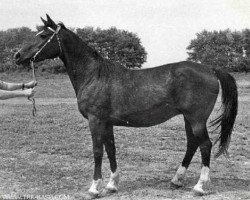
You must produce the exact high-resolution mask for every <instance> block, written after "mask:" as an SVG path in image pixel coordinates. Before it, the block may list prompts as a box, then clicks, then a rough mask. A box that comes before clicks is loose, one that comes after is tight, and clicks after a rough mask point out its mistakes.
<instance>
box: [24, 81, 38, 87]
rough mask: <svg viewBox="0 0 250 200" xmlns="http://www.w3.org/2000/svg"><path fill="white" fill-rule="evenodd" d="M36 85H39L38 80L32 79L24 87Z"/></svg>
mask: <svg viewBox="0 0 250 200" xmlns="http://www.w3.org/2000/svg"><path fill="white" fill-rule="evenodd" d="M35 86H37V81H36V80H33V81H30V82H28V83H25V84H24V88H33V87H35Z"/></svg>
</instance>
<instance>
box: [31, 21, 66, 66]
mask: <svg viewBox="0 0 250 200" xmlns="http://www.w3.org/2000/svg"><path fill="white" fill-rule="evenodd" d="M48 29H49V30H51V31H52V32H53V35H51V37H50V38H49V39H48V40H47V42H46V43H45V44H44V45H43V46H42V47H41V48H40V49H39V50H38V51H37V52H36V53H35V55H34V56H33V57H32V58H31V59H30V62H34V61H35V60H36V57H37V55H38V54H39V53H40V52H41V51H42V50H43V49H44V47H46V46H47V44H48V43H50V42H51V40H52V39H53V37H54V36H55V35H56V38H57V41H58V45H59V48H60V54H61V53H62V47H61V43H60V39H59V36H58V33H59V31H60V30H61V26H60V25H57V28H56V30H54V29H52V28H50V27H48ZM43 31H44V30H43ZM43 31H40V32H39V33H37V34H36V36H38V35H40V34H41V33H42V32H43Z"/></svg>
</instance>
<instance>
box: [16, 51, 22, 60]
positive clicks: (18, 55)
mask: <svg viewBox="0 0 250 200" xmlns="http://www.w3.org/2000/svg"><path fill="white" fill-rule="evenodd" d="M20 56H21V54H20V53H19V52H16V53H15V55H14V58H15V59H16V60H17V59H18V58H20Z"/></svg>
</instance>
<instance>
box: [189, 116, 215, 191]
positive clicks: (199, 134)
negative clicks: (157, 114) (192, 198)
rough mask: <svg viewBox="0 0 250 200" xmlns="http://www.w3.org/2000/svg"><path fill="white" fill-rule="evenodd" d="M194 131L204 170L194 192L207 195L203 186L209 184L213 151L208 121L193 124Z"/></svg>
mask: <svg viewBox="0 0 250 200" xmlns="http://www.w3.org/2000/svg"><path fill="white" fill-rule="evenodd" d="M191 126H192V130H193V134H194V137H195V139H196V141H197V142H198V143H199V148H200V151H201V159H202V169H201V174H200V179H199V181H198V183H197V184H196V185H195V186H194V191H195V192H196V193H198V194H201V195H202V194H205V193H206V192H205V191H204V188H203V186H205V185H207V183H209V181H210V178H209V166H210V156H211V149H212V142H211V141H210V139H209V136H208V132H207V127H206V121H203V122H199V121H198V120H197V121H196V122H193V123H191Z"/></svg>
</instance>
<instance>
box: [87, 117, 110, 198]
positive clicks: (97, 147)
mask: <svg viewBox="0 0 250 200" xmlns="http://www.w3.org/2000/svg"><path fill="white" fill-rule="evenodd" d="M88 119H89V128H90V132H91V135H92V142H93V153H94V162H95V167H94V178H93V182H92V185H91V187H90V189H89V193H90V194H91V195H93V196H96V197H97V196H98V195H99V194H100V191H99V190H100V186H101V182H102V157H103V145H104V137H105V126H106V123H105V122H103V121H102V120H100V119H98V118H97V117H96V116H94V115H91V114H90V115H88Z"/></svg>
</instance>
